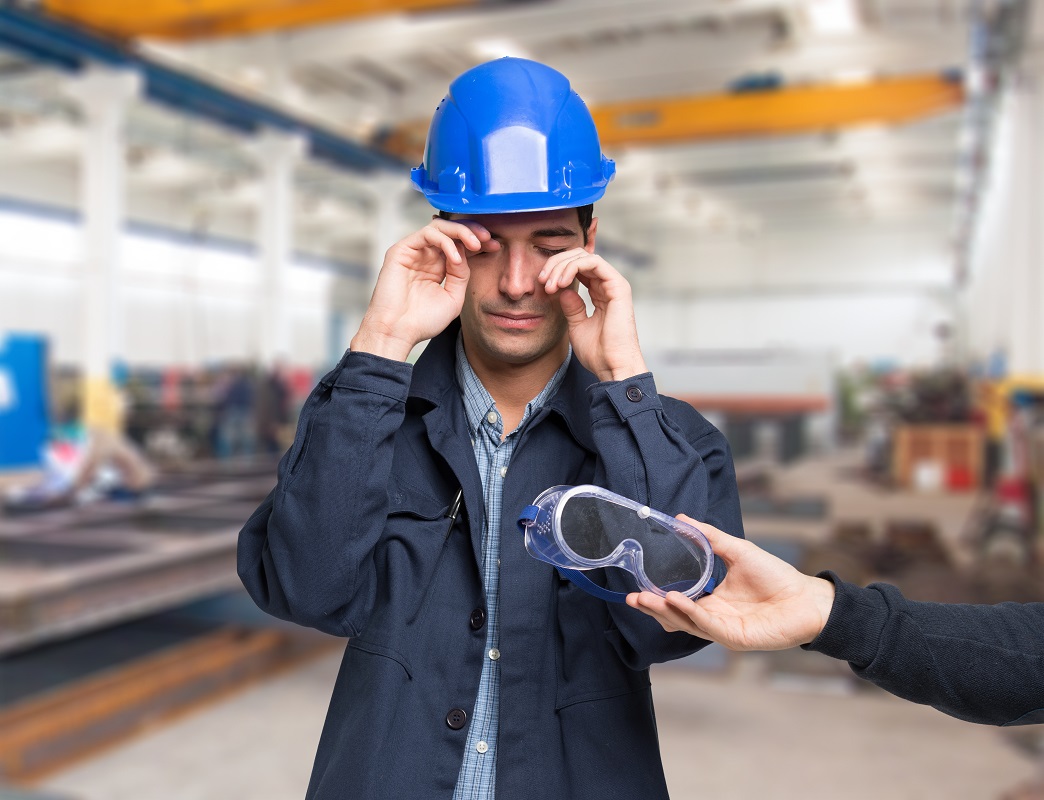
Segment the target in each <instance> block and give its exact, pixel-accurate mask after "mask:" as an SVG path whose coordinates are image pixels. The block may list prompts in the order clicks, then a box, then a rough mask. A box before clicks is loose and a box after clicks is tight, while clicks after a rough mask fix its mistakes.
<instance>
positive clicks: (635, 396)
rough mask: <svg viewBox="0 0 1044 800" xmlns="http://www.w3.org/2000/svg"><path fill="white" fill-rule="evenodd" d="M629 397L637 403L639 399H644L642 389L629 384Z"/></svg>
mask: <svg viewBox="0 0 1044 800" xmlns="http://www.w3.org/2000/svg"><path fill="white" fill-rule="evenodd" d="M627 399H628V400H630V401H631V402H632V403H637V402H638V401H639V400H641V399H642V390H641V389H639V388H638V387H637V386H628V387H627Z"/></svg>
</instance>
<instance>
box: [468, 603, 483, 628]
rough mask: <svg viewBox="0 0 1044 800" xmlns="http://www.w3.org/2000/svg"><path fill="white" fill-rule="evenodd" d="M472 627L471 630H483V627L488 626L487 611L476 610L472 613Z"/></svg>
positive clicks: (470, 621)
mask: <svg viewBox="0 0 1044 800" xmlns="http://www.w3.org/2000/svg"><path fill="white" fill-rule="evenodd" d="M468 622H469V623H470V625H471V630H473V631H477V630H481V629H482V626H483V625H485V624H486V609H484V608H476V609H475V610H474V611H472V612H471V618H470V619H469V620H468Z"/></svg>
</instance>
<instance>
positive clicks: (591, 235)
mask: <svg viewBox="0 0 1044 800" xmlns="http://www.w3.org/2000/svg"><path fill="white" fill-rule="evenodd" d="M596 233H598V217H592V218H591V227H589V228H588V229H587V243H586V244H585V245H584V250H586V251H587V252H588V253H593V252H594V249H595V234H596Z"/></svg>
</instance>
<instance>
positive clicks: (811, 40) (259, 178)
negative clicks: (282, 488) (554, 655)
mask: <svg viewBox="0 0 1044 800" xmlns="http://www.w3.org/2000/svg"><path fill="white" fill-rule="evenodd" d="M1042 5H1044V4H1041V3H1037V2H1034V0H647V1H645V2H638V1H636V0H386V2H376V0H207V2H193V1H192V0H138V2H136V3H126V2H122V0H0V800H30V799H34V800H219V799H220V800H226V799H227V798H250V800H286V799H289V798H298V797H303V796H304V795H305V792H306V788H307V786H308V781H309V774H310V770H311V767H312V761H313V758H314V757H315V754H316V747H317V743H318V741H319V736H320V733H321V731H322V727H323V721H324V718H325V715H326V712H327V706H328V704H329V702H330V693H331V690H332V687H333V686H334V682H335V680H336V679H337V676H338V670H339V668H340V663H341V657H342V654H343V653H344V650H345V641H344V640H343V639H341V638H337V637H334V636H330V635H328V634H325V633H320V632H318V631H316V630H312V629H309V628H306V627H301V626H297V625H293V624H290V623H286V622H283V621H280V620H277V619H275V618H273V617H270V616H267V615H266V614H264V613H263V612H262V611H260V610H259V609H258V608H257V607H256V606H255V605H254V603H253V602H252V601H251V599H250V598H249V597H248V596H247V594H246V592H245V590H244V588H243V585H242V583H241V581H240V578H239V576H238V575H237V570H236V548H237V539H238V535H239V532H240V530H241V528H243V526H244V524H245V523H246V522H247V520H248V518H250V517H251V515H252V514H253V513H254V510H255V509H256V508H257V507H258V505H259V504H260V503H261V502H262V501H263V500H264V499H265V498H266V496H267V495H268V494H269V492H270V491H271V490H272V489H273V487H275V485H276V475H277V465H278V463H279V459H280V457H281V456H282V455H283V454H284V453H286V451H287V450H288V448H290V447H291V445H292V443H293V442H294V437H295V431H296V430H297V422H298V418H299V415H300V413H301V409H302V406H303V405H304V403H305V401H306V399H307V398H308V397H309V395H310V393H311V392H312V390H313V388H314V387H315V386H316V383H317V381H319V379H320V378H321V377H322V376H323V375H324V374H326V373H327V372H328V371H329V370H331V369H332V368H333V367H334V365H335V364H337V363H338V361H339V359H341V357H342V355H343V354H344V352H345V350H346V349H347V348H348V345H349V342H351V340H352V337H353V335H354V334H355V332H356V331H357V330H358V328H359V326H360V323H361V321H362V319H363V314H364V312H365V311H366V309H367V305H368V303H369V300H370V297H371V293H372V292H373V289H374V286H375V284H376V280H377V276H378V272H379V270H380V268H381V265H382V262H383V260H384V255H385V252H386V251H387V250H388V248H389V247H391V246H392V245H393V244H394V243H396V242H398V241H400V240H401V239H402V238H403V237H405V236H406V235H407V234H410V233H411V232H413V231H416V230H418V229H420V228H422V227H423V226H425V225H426V224H428V222H429V221H430V220H431V217H432V213H433V211H432V207H431V206H430V205H429V204H428V202H427V199H426V198H425V196H424V195H423V194H421V193H420V192H417V191H414V188H415V187H414V186H412V185H411V182H410V175H411V168H412V167H416V166H417V165H418V164H420V163H421V160H422V158H423V157H424V152H425V139H426V136H427V133H428V124H429V121H430V120H431V115H432V112H433V110H434V109H435V108H436V106H438V105H439V103H440V101H441V100H442V98H443V96H444V95H445V94H446V91H447V87H448V86H449V85H450V83H451V82H452V81H453V79H454V78H455V77H456V76H458V75H460V74H461V73H462V72H464V71H466V70H468V69H471V68H473V67H475V66H476V65H479V64H482V63H484V62H487V61H490V60H492V59H496V58H500V57H503V56H511V57H517V58H526V59H532V60H535V61H538V62H541V63H544V64H547V65H548V66H551V67H553V68H554V69H556V70H558V71H560V72H561V73H563V74H564V75H565V76H567V78H568V79H569V81H570V83H571V85H572V87H573V89H574V90H576V92H578V93H579V95H580V96H581V97H582V98H583V99H584V101H585V102H586V103H587V106H588V107H589V109H590V111H591V114H592V116H593V118H594V120H595V123H596V125H597V128H598V134H599V138H600V141H601V147H602V150H603V151H604V152H605V154H606V155H607V156H609V157H610V158H612V159H613V160H614V161H615V162H616V174H615V176H614V178H613V180H612V181H611V182H610V184H609V185H608V187H607V189H606V192H605V195H604V198H602V199H599V200H598V201H597V202H596V204H595V215H596V216H597V218H598V239H597V252H598V254H599V255H601V256H602V257H603V258H604V259H605V260H606V261H608V262H609V263H611V264H612V265H613V267H615V268H616V269H617V270H618V271H619V272H620V273H621V274H622V275H623V276H624V278H626V280H627V281H628V283H629V284H630V286H631V290H632V294H633V300H634V314H635V320H636V324H637V329H638V335H639V339H640V342H641V347H642V353H643V354H644V357H645V361H646V363H647V364H648V367H649V370H650V371H651V372H652V374H653V377H654V378H655V382H656V388H657V390H658V391H659V392H660V393H662V394H664V395H669V396H671V397H674V398H678V399H680V400H682V401H684V402H686V403H689V404H690V405H692V406H693V407H694V408H695V409H696V410H697V411H699V412H700V413H701V414H702V415H703V416H704V417H706V419H707V420H709V421H710V422H711V423H712V424H713V425H714V426H716V427H717V428H718V429H719V430H720V431H721V432H722V433H723V434H724V435H725V437H726V439H727V440H728V443H729V446H730V448H731V451H732V456H733V459H734V463H735V469H736V477H737V483H738V487H739V497H740V505H741V509H742V516H743V527H744V532H745V535H746V537H747V538H748V539H750V540H752V541H754V542H755V543H757V544H758V545H759V546H761V547H762V548H764V549H766V550H768V551H769V552H771V553H773V554H775V555H777V556H779V557H780V558H782V559H784V560H786V561H788V562H789V563H791V564H793V565H794V566H795V567H797V568H798V569H799V570H801V571H802V572H805V573H807V574H816V573H818V572H820V571H822V570H828V569H829V570H833V571H834V572H836V573H837V574H838V575H840V576H841V577H842V578H843V579H845V580H847V581H851V582H853V583H857V584H859V585H861V586H865V585H867V584H870V583H873V582H875V581H884V582H887V583H891V584H894V585H896V586H898V587H899V588H900V589H901V590H902V592H903V593H904V594H905V595H906V596H907V597H908V598H911V599H915V600H927V601H938V602H947V603H976V604H996V603H1002V602H1006V601H1015V602H1020V603H1029V602H1042V601H1044V566H1042V564H1044V544H1042V542H1044V492H1042V489H1044V313H1042V311H1044V224H1042V220H1044V148H1042V147H1041V143H1042V142H1044V7H1042ZM422 350H423V347H418V348H417V349H416V350H415V351H414V352H413V353H411V356H410V359H411V361H415V360H416V358H417V357H418V355H419V353H420V352H422ZM663 510H664V511H667V512H669V513H671V514H676V513H679V512H683V511H685V509H663ZM498 563H499V562H498ZM651 673H652V687H653V688H652V691H653V697H654V700H655V707H656V721H657V725H658V728H659V745H660V751H661V754H662V758H663V763H664V770H665V773H666V779H667V785H668V787H669V789H670V793H671V797H673V798H675V800H695V799H696V798H700V799H701V800H702V799H703V798H707V797H721V798H770V799H771V800H785V799H786V798H828V797H829V798H838V797H840V798H845V800H864V799H865V800H869V799H870V798H874V799H875V800H876V799H877V798H889V799H890V800H900V799H902V798H909V799H910V800H914V799H915V798H916V799H917V800H921V799H922V798H947V800H1044V730H1042V727H1044V726H1033V725H1029V726H1023V727H991V726H986V725H979V724H972V723H969V722H965V721H961V720H958V719H954V718H951V717H948V716H945V715H944V714H942V713H940V712H939V711H937V710H935V709H933V708H931V707H927V706H923V705H917V704H915V703H910V702H907V701H904V700H901V699H898V698H896V697H894V696H892V695H890V694H887V693H886V692H884V691H882V690H880V689H878V688H877V687H875V686H873V685H871V684H869V683H867V682H866V681H864V680H861V679H860V678H858V677H856V675H855V674H854V673H853V671H852V670H851V669H849V667H848V665H847V664H846V663H844V662H842V661H835V660H833V659H831V658H828V657H827V656H824V655H821V654H819V653H815V652H806V651H803V650H801V649H791V650H781V651H777V652H768V653H737V652H732V651H729V650H727V649H725V648H724V647H721V646H720V645H717V644H714V645H711V646H710V647H707V648H705V649H703V650H701V651H699V652H697V653H695V654H694V655H691V656H687V657H685V658H682V659H679V660H676V661H670V662H667V663H663V664H656V665H654V666H653V667H652V669H651ZM538 785H539V783H538V780H535V783H534V795H533V796H534V797H538V796H539V797H542V796H545V795H543V794H541V793H540V792H539V791H538V790H537V788H536V787H538ZM343 796H344V797H345V798H351V797H353V796H355V795H353V793H352V791H351V787H345V790H344V795H343Z"/></svg>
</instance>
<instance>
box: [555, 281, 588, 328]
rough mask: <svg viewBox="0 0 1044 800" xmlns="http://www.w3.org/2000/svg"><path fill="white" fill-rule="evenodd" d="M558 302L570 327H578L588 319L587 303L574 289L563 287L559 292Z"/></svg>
mask: <svg viewBox="0 0 1044 800" xmlns="http://www.w3.org/2000/svg"><path fill="white" fill-rule="evenodd" d="M558 302H559V304H560V305H561V307H562V313H563V314H565V318H566V323H567V324H568V325H569V327H570V328H574V327H576V326H577V325H579V324H580V323H581V322H584V321H585V320H586V319H587V305H586V304H585V303H584V299H583V298H582V297H581V296H580V295H579V294H577V292H576V291H575V290H574V289H563V290H562V291H561V292H559V294H558Z"/></svg>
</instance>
